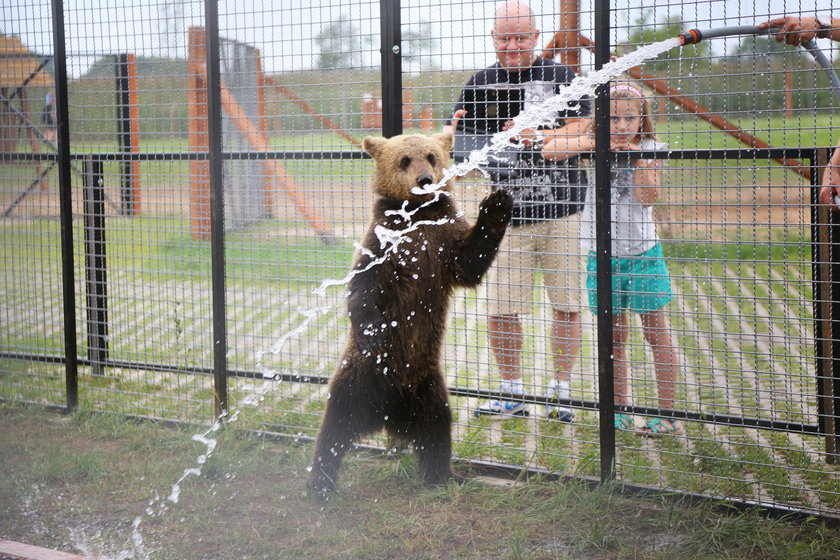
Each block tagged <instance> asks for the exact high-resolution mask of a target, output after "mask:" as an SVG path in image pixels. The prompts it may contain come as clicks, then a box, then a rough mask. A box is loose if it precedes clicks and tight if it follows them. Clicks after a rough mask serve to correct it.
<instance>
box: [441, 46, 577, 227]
mask: <svg viewBox="0 0 840 560" xmlns="http://www.w3.org/2000/svg"><path fill="white" fill-rule="evenodd" d="M574 78H575V73H574V71H573V70H572V69H571V68H569V67H568V66H565V65H563V64H558V63H556V62H554V61H553V60H548V59H545V58H542V57H537V59H536V60H535V61H534V63H533V64H532V65H531V66H530V67H529V68H527V69H525V70H522V71H519V72H509V71H507V70H505V69H504V68H502V66H501V65H500V64H499V63H496V64H494V65H493V66H490V67H489V68H485V69H483V70H479V71H478V72H476V73H475V74H473V76H472V78H470V80H469V81H468V82H467V85H466V86H465V87H464V90H463V91H462V92H461V97H460V98H459V99H458V103H457V104H456V105H455V108H454V109H453V114H454V112H455V111H457V110H459V109H466V110H467V115H466V116H465V117H464V118H463V119H461V120H460V121H459V123H458V130H460V131H469V132H474V133H479V134H494V133H496V132H499V131H500V130H502V127H503V126H504V123H505V121H508V120H510V119H513V118H514V117H516V116H517V115H519V113H520V112H522V111H523V110H524V109H525V108H526V106H528V107H530V105H531V104H535V103H540V102H542V101H544V100H546V99H548V98H549V97H551V96H552V95H555V94H557V93H559V92H560V90H561V89H563V87H564V86H566V85H568V84H569V82H571V81H572V80H573V79H574ZM575 105H576V106H573V109H569V110H566V111H560V112H558V113H557V116H556V118H555V122H554V123H553V124H552V125H549V126H544V127H542V128H559V127H561V126H563V125H564V124H565V122H566V119H568V118H577V117H584V116H587V115H589V114H590V113H591V101H590V100H589V99H587V98H584V99H581V100H579V101H578V102H577V103H576V104H575ZM491 176H492V177H493V184H494V186H495V187H497V188H504V189H505V190H506V191H508V192H509V193H510V195H511V196H512V197H513V199H514V208H513V220H512V221H511V223H512V225H522V224H525V223H530V222H536V221H541V220H549V219H552V218H562V217H563V216H568V215H570V214H575V213H577V212H579V211H580V210H581V209H582V207H583V197H584V187H585V184H586V174H585V172H584V171H583V170H581V169H580V167H579V165H578V159H577V158H572V159H568V160H565V161H548V160H546V159H544V158H543V157H542V154H541V153H540V152H539V151H535V150H521V151H520V152H519V160H518V161H517V165H516V173H515V174H513V176H505V177H502V176H497V175H492V173H491Z"/></svg>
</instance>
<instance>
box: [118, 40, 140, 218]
mask: <svg viewBox="0 0 840 560" xmlns="http://www.w3.org/2000/svg"><path fill="white" fill-rule="evenodd" d="M116 90H117V127H118V131H117V141H118V142H119V146H120V152H122V153H124V154H131V153H135V154H136V153H139V152H140V126H139V121H140V116H139V112H138V111H139V110H138V106H137V61H136V57H135V56H134V55H133V54H131V53H128V54H125V53H124V54H118V55H117V88H116ZM120 213H121V214H123V215H124V216H139V215H140V162H139V161H137V160H130V159H125V160H123V161H122V162H120Z"/></svg>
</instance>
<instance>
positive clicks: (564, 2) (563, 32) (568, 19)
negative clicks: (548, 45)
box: [555, 0, 580, 74]
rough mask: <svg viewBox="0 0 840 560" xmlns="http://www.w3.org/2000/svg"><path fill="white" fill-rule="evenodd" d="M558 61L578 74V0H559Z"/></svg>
mask: <svg viewBox="0 0 840 560" xmlns="http://www.w3.org/2000/svg"><path fill="white" fill-rule="evenodd" d="M558 30H559V32H558V36H559V37H558V39H559V43H560V44H558V45H555V46H556V47H559V49H560V62H562V63H563V64H565V65H566V66H571V67H572V68H573V69H574V71H575V73H577V74H580V41H579V40H578V37H579V35H580V0H560V24H559V26H558Z"/></svg>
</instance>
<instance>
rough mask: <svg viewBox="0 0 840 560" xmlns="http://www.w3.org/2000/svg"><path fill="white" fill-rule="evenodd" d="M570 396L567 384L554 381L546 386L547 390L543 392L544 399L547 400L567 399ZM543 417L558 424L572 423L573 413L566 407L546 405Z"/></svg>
mask: <svg viewBox="0 0 840 560" xmlns="http://www.w3.org/2000/svg"><path fill="white" fill-rule="evenodd" d="M570 396H571V391H570V390H569V384H568V382H565V383H564V382H561V381H557V380H556V379H555V380H552V382H551V383H549V384H548V390H547V391H546V392H545V398H547V399H557V398H561V399H568V398H569V397H570ZM545 417H546V418H550V419H552V420H557V421H558V422H573V421H574V419H575V412H574V411H573V410H572V409H571V408H569V407H566V406H560V405H556V404H547V405H545Z"/></svg>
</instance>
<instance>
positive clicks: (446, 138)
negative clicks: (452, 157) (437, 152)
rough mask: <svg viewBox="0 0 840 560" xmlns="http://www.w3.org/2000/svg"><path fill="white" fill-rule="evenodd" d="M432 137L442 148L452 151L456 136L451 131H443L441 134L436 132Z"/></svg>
mask: <svg viewBox="0 0 840 560" xmlns="http://www.w3.org/2000/svg"><path fill="white" fill-rule="evenodd" d="M432 138H434V139H435V140H437V141H438V143H440V146H441V148H443V151H445V152H447V153H449V152H451V151H452V147H453V146H454V145H455V136H454V135H453V134H452V133H451V132H441V133H440V134H435V135H434V136H433V137H432Z"/></svg>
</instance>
